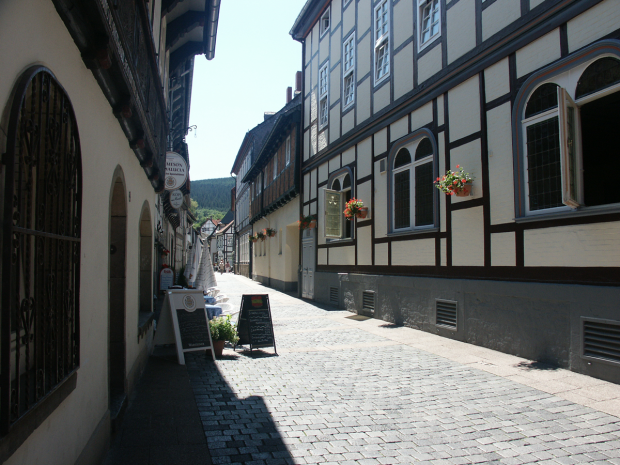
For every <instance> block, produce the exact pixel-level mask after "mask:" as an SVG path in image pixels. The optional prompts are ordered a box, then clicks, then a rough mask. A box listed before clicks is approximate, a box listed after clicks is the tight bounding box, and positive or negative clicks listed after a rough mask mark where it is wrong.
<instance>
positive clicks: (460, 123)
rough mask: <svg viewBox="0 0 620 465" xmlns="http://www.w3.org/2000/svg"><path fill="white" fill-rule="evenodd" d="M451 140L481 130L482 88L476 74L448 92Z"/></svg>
mask: <svg viewBox="0 0 620 465" xmlns="http://www.w3.org/2000/svg"><path fill="white" fill-rule="evenodd" d="M448 117H449V122H450V140H451V141H455V140H458V139H461V138H463V137H465V136H468V135H470V134H472V133H474V132H476V131H480V89H479V83H478V76H474V77H472V78H470V79H468V80H467V81H465V82H463V83H462V84H460V85H458V86H456V87H455V88H453V89H451V90H450V92H448Z"/></svg>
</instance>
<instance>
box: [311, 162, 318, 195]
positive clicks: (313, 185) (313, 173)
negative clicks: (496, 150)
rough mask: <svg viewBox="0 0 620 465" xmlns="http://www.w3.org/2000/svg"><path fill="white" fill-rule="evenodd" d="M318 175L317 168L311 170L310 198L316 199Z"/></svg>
mask: <svg viewBox="0 0 620 465" xmlns="http://www.w3.org/2000/svg"><path fill="white" fill-rule="evenodd" d="M316 176H317V170H316V169H313V170H312V171H310V200H314V199H316V195H317V189H316Z"/></svg>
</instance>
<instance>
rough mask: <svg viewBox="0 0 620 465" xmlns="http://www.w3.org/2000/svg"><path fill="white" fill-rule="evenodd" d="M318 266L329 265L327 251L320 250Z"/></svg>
mask: <svg viewBox="0 0 620 465" xmlns="http://www.w3.org/2000/svg"><path fill="white" fill-rule="evenodd" d="M317 265H327V249H319V250H318V255H317Z"/></svg>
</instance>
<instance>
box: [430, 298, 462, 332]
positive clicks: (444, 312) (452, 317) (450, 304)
mask: <svg viewBox="0 0 620 465" xmlns="http://www.w3.org/2000/svg"><path fill="white" fill-rule="evenodd" d="M456 307H457V302H455V301H453V300H439V299H436V300H435V314H436V317H435V324H436V325H437V326H443V327H444V328H449V329H456Z"/></svg>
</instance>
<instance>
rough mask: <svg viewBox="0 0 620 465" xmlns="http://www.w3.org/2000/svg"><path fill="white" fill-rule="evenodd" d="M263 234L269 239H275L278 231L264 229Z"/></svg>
mask: <svg viewBox="0 0 620 465" xmlns="http://www.w3.org/2000/svg"><path fill="white" fill-rule="evenodd" d="M263 233H264V234H265V236H267V237H274V236H275V235H276V230H275V229H271V228H266V229H263Z"/></svg>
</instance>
